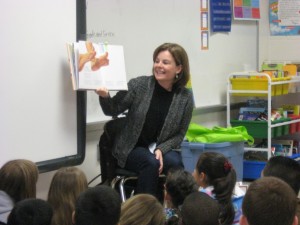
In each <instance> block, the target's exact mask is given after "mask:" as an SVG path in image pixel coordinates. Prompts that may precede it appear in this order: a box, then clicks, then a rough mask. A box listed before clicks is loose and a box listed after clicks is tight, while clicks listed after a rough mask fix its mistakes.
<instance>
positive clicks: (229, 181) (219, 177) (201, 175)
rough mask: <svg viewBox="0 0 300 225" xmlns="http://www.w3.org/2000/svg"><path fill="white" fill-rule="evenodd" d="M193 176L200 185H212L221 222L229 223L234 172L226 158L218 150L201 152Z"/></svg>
mask: <svg viewBox="0 0 300 225" xmlns="http://www.w3.org/2000/svg"><path fill="white" fill-rule="evenodd" d="M194 177H195V179H196V181H197V183H198V184H199V185H200V186H201V187H203V188H206V187H208V186H212V187H213V191H212V192H213V194H214V195H215V198H216V199H217V200H218V202H219V204H220V205H221V208H222V211H221V213H220V221H221V224H228V223H231V222H232V221H233V219H234V215H235V213H234V208H233V205H232V201H231V197H232V193H233V189H234V187H235V184H236V172H235V170H234V168H233V166H232V164H231V163H230V162H229V161H228V159H227V158H226V157H225V156H224V155H222V154H221V153H218V152H204V153H202V154H201V155H200V156H199V159H198V162H197V164H196V168H195V171H194Z"/></svg>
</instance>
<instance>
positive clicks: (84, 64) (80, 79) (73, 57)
mask: <svg viewBox="0 0 300 225" xmlns="http://www.w3.org/2000/svg"><path fill="white" fill-rule="evenodd" d="M66 45H67V51H68V59H69V64H70V71H71V78H72V85H73V89H74V90H96V89H97V88H100V87H105V88H107V89H108V90H112V91H113V90H127V79H126V70H125V59H124V50H123V46H121V45H107V44H105V43H99V44H96V43H92V42H89V41H79V42H74V43H67V44H66Z"/></svg>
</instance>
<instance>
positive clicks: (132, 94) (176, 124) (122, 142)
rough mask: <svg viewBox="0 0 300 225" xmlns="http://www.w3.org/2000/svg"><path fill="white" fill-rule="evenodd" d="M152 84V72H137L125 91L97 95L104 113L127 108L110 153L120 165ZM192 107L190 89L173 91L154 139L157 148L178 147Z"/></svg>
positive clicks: (142, 115)
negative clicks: (113, 94) (165, 113)
mask: <svg viewBox="0 0 300 225" xmlns="http://www.w3.org/2000/svg"><path fill="white" fill-rule="evenodd" d="M154 86H155V78H154V76H140V77H137V78H134V79H131V80H130V81H129V82H128V91H119V92H118V93H117V94H116V95H115V96H113V97H109V98H102V97H100V98H99V100H100V105H101V107H102V110H103V112H104V114H105V115H108V116H118V115H119V114H121V113H123V112H125V111H126V110H128V114H127V119H126V122H125V125H124V126H123V127H122V128H121V130H120V132H118V134H117V135H116V137H115V142H114V147H113V149H112V154H113V156H114V157H115V158H116V159H117V160H118V164H119V166H120V167H124V166H125V163H126V159H127V156H128V154H129V153H130V151H131V150H132V149H133V148H134V146H135V145H136V143H137V141H138V139H139V136H140V134H141V131H142V129H143V125H144V122H145V118H146V115H147V112H148V109H149V106H150V102H151V98H152V94H153V90H154ZM192 111H193V97H192V93H191V92H190V91H189V90H188V89H186V88H183V89H180V91H177V92H175V94H174V97H173V100H172V103H171V105H170V108H169V112H168V115H167V117H166V119H165V122H164V125H163V128H162V131H161V133H160V136H159V137H158V140H157V143H156V144H157V148H158V149H160V150H161V151H162V153H163V154H164V153H166V152H168V151H170V150H172V149H180V144H181V142H182V141H183V139H184V136H185V133H186V131H187V129H188V126H189V123H190V120H191V118H192Z"/></svg>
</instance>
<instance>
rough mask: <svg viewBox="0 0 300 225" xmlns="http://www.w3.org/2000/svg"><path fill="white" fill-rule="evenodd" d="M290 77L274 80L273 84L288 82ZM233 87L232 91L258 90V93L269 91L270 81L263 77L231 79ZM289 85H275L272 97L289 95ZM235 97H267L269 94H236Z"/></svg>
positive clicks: (272, 89)
mask: <svg viewBox="0 0 300 225" xmlns="http://www.w3.org/2000/svg"><path fill="white" fill-rule="evenodd" d="M290 79H291V78H290V77H282V78H272V82H275V83H276V82H278V81H287V80H290ZM230 82H231V85H232V90H251V91H253V90H257V91H267V90H268V80H267V79H266V78H261V77H239V78H230ZM288 90H289V84H278V85H273V86H272V88H271V95H272V96H274V95H283V94H288ZM232 95H235V96H267V94H261V93H251V94H250V93H234V94H232Z"/></svg>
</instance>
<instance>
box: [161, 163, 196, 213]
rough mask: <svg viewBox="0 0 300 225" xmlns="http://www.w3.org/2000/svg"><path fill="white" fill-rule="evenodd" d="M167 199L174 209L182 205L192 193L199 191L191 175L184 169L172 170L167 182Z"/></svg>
mask: <svg viewBox="0 0 300 225" xmlns="http://www.w3.org/2000/svg"><path fill="white" fill-rule="evenodd" d="M165 188H166V198H167V200H170V202H171V203H172V205H173V207H174V208H178V206H180V205H182V203H183V200H184V199H185V197H186V196H187V195H189V194H190V193H192V192H196V191H198V185H197V183H196V181H195V179H194V177H193V176H192V174H191V173H189V172H187V171H185V170H183V169H170V170H169V171H168V174H167V177H166V182H165Z"/></svg>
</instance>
